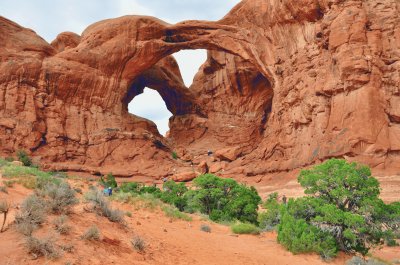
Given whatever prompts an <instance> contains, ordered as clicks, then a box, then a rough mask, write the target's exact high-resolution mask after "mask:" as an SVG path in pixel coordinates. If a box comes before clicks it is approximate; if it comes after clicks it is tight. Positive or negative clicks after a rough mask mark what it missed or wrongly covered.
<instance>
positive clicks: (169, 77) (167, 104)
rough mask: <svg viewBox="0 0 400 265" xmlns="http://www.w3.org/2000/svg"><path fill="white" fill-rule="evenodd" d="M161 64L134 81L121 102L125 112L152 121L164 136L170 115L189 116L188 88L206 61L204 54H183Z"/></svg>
mask: <svg viewBox="0 0 400 265" xmlns="http://www.w3.org/2000/svg"><path fill="white" fill-rule="evenodd" d="M173 57H174V59H175V60H174V59H172V57H166V58H163V59H162V60H160V62H158V63H157V64H156V65H155V66H153V67H152V68H150V69H148V70H146V71H145V72H144V73H143V74H142V75H141V76H140V77H139V78H137V79H135V80H134V81H133V82H132V84H131V85H130V87H129V89H128V93H127V95H126V97H125V98H124V102H125V104H127V108H128V112H129V113H131V114H134V115H136V116H138V117H141V118H145V119H148V120H151V121H153V122H154V123H155V124H156V126H157V129H158V131H159V133H160V134H161V135H163V136H166V134H167V132H168V131H169V119H170V117H171V116H173V115H184V114H186V113H187V112H192V110H193V106H192V103H191V101H190V100H193V99H192V98H191V95H190V93H189V87H190V85H191V84H192V83H193V79H194V77H195V75H196V74H197V73H198V71H199V69H200V67H201V65H202V64H203V63H204V62H205V61H206V59H207V51H206V50H184V51H179V52H177V53H175V54H173Z"/></svg>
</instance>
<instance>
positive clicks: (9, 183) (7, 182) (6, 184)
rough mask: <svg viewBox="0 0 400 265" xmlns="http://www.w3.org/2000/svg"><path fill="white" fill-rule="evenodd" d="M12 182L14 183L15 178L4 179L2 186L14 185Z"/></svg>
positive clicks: (10, 186)
mask: <svg viewBox="0 0 400 265" xmlns="http://www.w3.org/2000/svg"><path fill="white" fill-rule="evenodd" d="M14 183H15V180H5V181H3V184H4V186H5V187H7V188H12V187H14Z"/></svg>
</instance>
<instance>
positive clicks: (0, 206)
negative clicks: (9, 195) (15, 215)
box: [0, 201, 11, 233]
mask: <svg viewBox="0 0 400 265" xmlns="http://www.w3.org/2000/svg"><path fill="white" fill-rule="evenodd" d="M10 208H11V205H10V203H9V202H7V201H0V214H3V224H2V225H1V229H0V233H1V232H3V229H4V225H5V224H6V220H7V214H8V212H9V211H10Z"/></svg>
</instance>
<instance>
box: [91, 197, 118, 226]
mask: <svg viewBox="0 0 400 265" xmlns="http://www.w3.org/2000/svg"><path fill="white" fill-rule="evenodd" d="M85 198H86V200H87V201H88V202H90V203H91V204H92V207H93V209H94V210H95V211H96V212H97V213H98V214H99V215H101V216H104V217H107V218H108V220H110V221H111V222H116V223H121V224H124V223H125V221H124V212H123V211H120V210H118V209H112V208H111V206H110V203H109V202H108V201H107V199H106V198H105V197H104V195H103V193H102V192H101V191H99V190H98V189H93V190H91V191H89V192H88V193H87V194H86V196H85Z"/></svg>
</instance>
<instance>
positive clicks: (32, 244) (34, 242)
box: [25, 236, 61, 259]
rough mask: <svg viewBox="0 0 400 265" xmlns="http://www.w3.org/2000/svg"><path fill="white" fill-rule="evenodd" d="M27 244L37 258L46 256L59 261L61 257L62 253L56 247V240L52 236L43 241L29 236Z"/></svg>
mask: <svg viewBox="0 0 400 265" xmlns="http://www.w3.org/2000/svg"><path fill="white" fill-rule="evenodd" d="M25 244H26V247H27V249H28V251H29V253H31V254H32V255H34V256H35V257H40V256H45V257H46V258H49V259H57V258H59V257H60V256H61V253H60V251H59V250H58V249H57V247H56V243H55V239H54V237H52V236H48V237H46V238H43V239H39V238H36V237H33V236H28V237H27V238H26V242H25Z"/></svg>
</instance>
